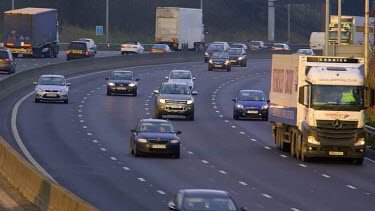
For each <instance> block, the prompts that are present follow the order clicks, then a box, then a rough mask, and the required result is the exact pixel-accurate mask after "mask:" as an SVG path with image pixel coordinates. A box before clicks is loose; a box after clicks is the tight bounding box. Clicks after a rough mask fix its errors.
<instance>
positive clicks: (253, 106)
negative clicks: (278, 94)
mask: <svg viewBox="0 0 375 211" xmlns="http://www.w3.org/2000/svg"><path fill="white" fill-rule="evenodd" d="M233 101H234V105H233V119H236V120H237V119H239V118H240V117H244V118H261V119H262V120H265V121H267V120H268V103H269V102H270V101H269V100H267V99H266V97H265V95H264V93H263V92H262V91H260V90H241V91H240V93H239V94H238V96H237V97H236V98H234V99H233Z"/></svg>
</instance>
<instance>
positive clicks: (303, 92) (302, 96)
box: [298, 85, 309, 106]
mask: <svg viewBox="0 0 375 211" xmlns="http://www.w3.org/2000/svg"><path fill="white" fill-rule="evenodd" d="M308 88H309V86H307V85H306V86H302V87H300V88H299V92H298V94H299V95H298V103H299V104H302V105H304V106H308V105H309V97H308V96H309V89H308Z"/></svg>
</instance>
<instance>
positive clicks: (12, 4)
mask: <svg viewBox="0 0 375 211" xmlns="http://www.w3.org/2000/svg"><path fill="white" fill-rule="evenodd" d="M12 10H14V0H12Z"/></svg>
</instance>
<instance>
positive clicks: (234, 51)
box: [228, 49, 242, 55]
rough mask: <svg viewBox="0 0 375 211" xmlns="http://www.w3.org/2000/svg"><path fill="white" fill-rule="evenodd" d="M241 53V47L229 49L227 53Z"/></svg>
mask: <svg viewBox="0 0 375 211" xmlns="http://www.w3.org/2000/svg"><path fill="white" fill-rule="evenodd" d="M241 53H242V51H241V49H229V50H228V54H230V55H240V54H241Z"/></svg>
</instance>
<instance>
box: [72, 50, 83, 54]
mask: <svg viewBox="0 0 375 211" xmlns="http://www.w3.org/2000/svg"><path fill="white" fill-rule="evenodd" d="M73 53H75V54H82V51H77V50H74V51H73Z"/></svg>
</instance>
